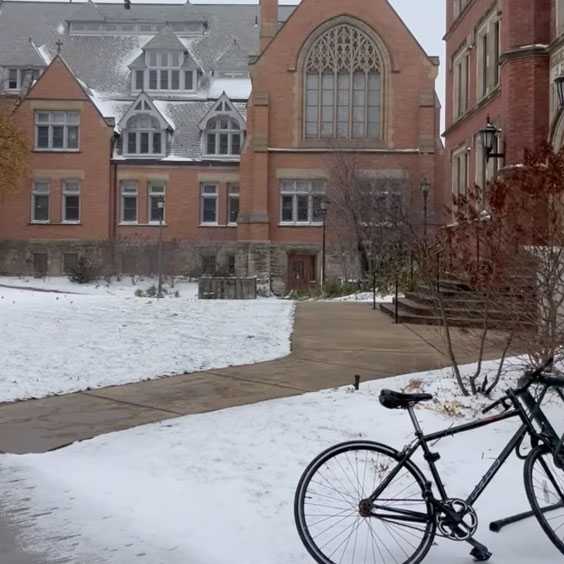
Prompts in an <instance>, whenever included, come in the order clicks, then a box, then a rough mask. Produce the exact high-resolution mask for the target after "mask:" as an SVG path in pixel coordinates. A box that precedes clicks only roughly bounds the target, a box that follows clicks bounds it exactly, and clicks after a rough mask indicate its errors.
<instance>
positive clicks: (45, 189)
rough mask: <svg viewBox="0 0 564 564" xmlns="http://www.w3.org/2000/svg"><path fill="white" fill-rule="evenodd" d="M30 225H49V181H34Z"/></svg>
mask: <svg viewBox="0 0 564 564" xmlns="http://www.w3.org/2000/svg"><path fill="white" fill-rule="evenodd" d="M31 221H32V223H49V181H48V180H35V181H34V182H33V190H32V193H31Z"/></svg>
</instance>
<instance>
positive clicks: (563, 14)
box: [554, 0, 564, 35]
mask: <svg viewBox="0 0 564 564" xmlns="http://www.w3.org/2000/svg"><path fill="white" fill-rule="evenodd" d="M555 4H556V6H555V12H556V17H555V18H554V20H555V21H554V23H555V25H556V35H560V34H561V33H562V32H563V31H564V0H555Z"/></svg>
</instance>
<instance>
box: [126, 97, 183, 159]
mask: <svg viewBox="0 0 564 564" xmlns="http://www.w3.org/2000/svg"><path fill="white" fill-rule="evenodd" d="M118 128H119V130H120V131H121V138H120V142H119V144H118V154H122V155H124V156H126V157H134V158H155V157H156V158H159V159H160V158H163V157H165V156H166V152H167V142H168V135H167V134H168V133H169V132H172V130H173V128H174V125H173V124H172V123H171V122H170V121H169V120H168V119H167V118H166V117H165V116H164V115H163V114H162V113H161V112H160V111H159V109H158V108H157V107H156V106H155V105H154V103H153V101H152V100H151V98H150V97H149V96H148V94H145V93H142V94H140V95H139V97H138V98H137V100H135V101H134V102H133V103H132V104H131V106H130V108H129V110H128V111H127V112H126V113H125V115H124V116H123V117H122V119H121V120H120V122H119V124H118Z"/></svg>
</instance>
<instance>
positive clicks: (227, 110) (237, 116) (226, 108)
mask: <svg viewBox="0 0 564 564" xmlns="http://www.w3.org/2000/svg"><path fill="white" fill-rule="evenodd" d="M217 116H229V117H231V118H233V119H234V120H236V121H237V122H238V123H239V125H240V126H241V129H244V128H245V127H246V126H247V123H246V120H245V118H244V117H243V115H242V114H241V113H240V112H239V110H238V109H237V108H236V107H235V105H234V104H233V102H231V100H230V99H229V97H228V96H227V94H226V93H225V92H224V93H223V94H222V95H221V96H220V98H219V100H217V102H215V103H214V104H213V106H212V107H211V108H210V109H209V110H208V112H207V113H206V114H205V115H204V117H202V119H201V120H200V123H199V124H198V126H199V127H200V129H201V130H202V131H203V130H204V129H205V128H206V126H207V124H208V121H209V120H210V119H212V118H214V117H217Z"/></svg>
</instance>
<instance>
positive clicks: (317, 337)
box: [0, 302, 497, 453]
mask: <svg viewBox="0 0 564 564" xmlns="http://www.w3.org/2000/svg"><path fill="white" fill-rule="evenodd" d="M292 341H293V345H292V354H291V355H290V356H288V357H286V358H283V359H280V360H276V361H272V362H265V363H261V364H255V365H248V366H237V367H232V368H226V369H222V370H211V371H207V372H199V373H194V374H188V375H182V376H172V377H169V378H162V379H159V380H152V381H147V382H140V383H135V384H127V385H123V386H113V387H108V388H100V389H97V390H93V391H87V392H78V393H73V394H67V395H63V396H56V397H50V398H46V399H40V400H29V401H22V402H17V403H11V404H3V405H0V429H1V430H2V432H1V433H0V451H1V452H12V453H28V452H44V451H47V450H51V449H55V448H59V447H62V446H65V445H68V444H70V443H72V442H74V441H77V440H83V439H88V438H91V437H94V436H97V435H100V434H103V433H109V432H112V431H118V430H122V429H127V428H129V427H133V426H136V425H142V424H145V423H151V422H155V421H160V420H163V419H167V418H171V417H178V416H182V415H188V414H191V413H202V412H205V411H213V410H218V409H223V408H227V407H233V406H237V405H243V404H250V403H255V402H259V401H264V400H268V399H274V398H280V397H286V396H292V395H296V394H301V393H304V392H309V391H315V390H320V389H325V388H331V387H334V386H341V385H344V384H351V383H352V382H353V380H354V375H355V374H358V375H360V376H361V380H370V379H375V378H384V377H387V376H394V375H398V374H404V373H406V372H416V371H423V370H431V369H436V368H440V367H444V366H447V365H448V364H449V363H448V360H447V358H446V357H445V356H444V355H443V354H442V353H441V352H440V348H441V344H440V343H441V341H440V337H439V334H438V331H437V329H436V328H432V327H420V326H409V325H395V324H394V323H393V321H392V320H391V319H390V318H389V317H387V316H385V315H384V314H382V313H380V312H379V311H372V310H371V308H370V306H369V305H368V304H347V303H319V302H311V303H301V304H298V306H297V312H296V323H295V330H294V335H293V339H292ZM495 349H496V347H495V346H494V347H493V348H492V350H491V351H490V354H489V356H491V357H495V356H496V354H497V353H496V350H495ZM465 356H466V360H468V361H470V360H472V357H473V353H472V347H470V350H469V352H468V353H467V354H466V355H465Z"/></svg>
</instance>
